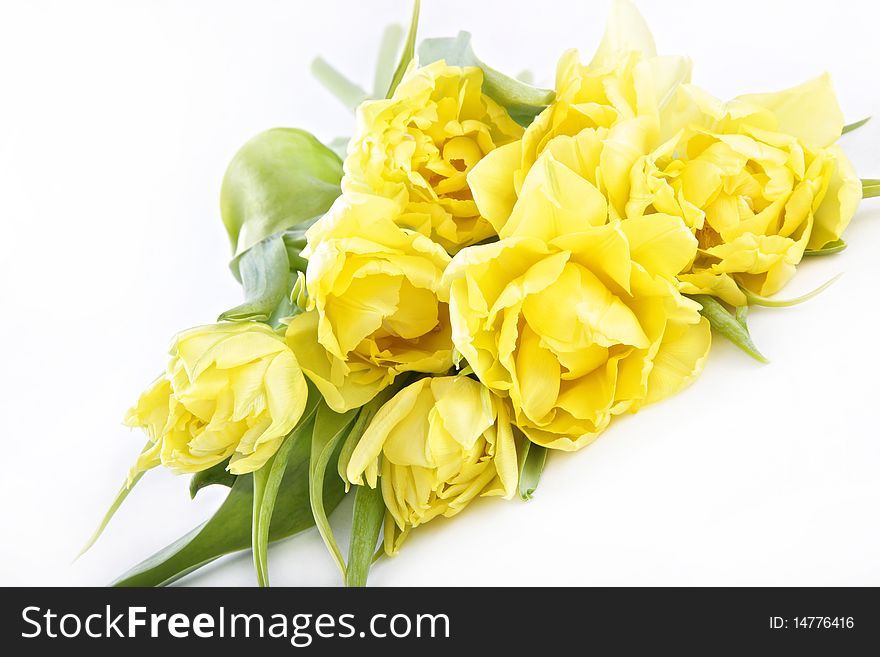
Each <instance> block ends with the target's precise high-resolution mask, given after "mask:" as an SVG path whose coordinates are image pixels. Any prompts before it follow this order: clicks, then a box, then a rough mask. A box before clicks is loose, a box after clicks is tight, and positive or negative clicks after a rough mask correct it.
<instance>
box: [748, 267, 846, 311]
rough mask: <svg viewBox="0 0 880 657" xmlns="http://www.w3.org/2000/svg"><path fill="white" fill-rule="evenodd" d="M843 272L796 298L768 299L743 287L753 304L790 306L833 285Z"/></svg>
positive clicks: (768, 306)
mask: <svg viewBox="0 0 880 657" xmlns="http://www.w3.org/2000/svg"><path fill="white" fill-rule="evenodd" d="M842 275H843V274H838V275H837V276H835V277H834V278H832V279H831V280H829V281H826V282H825V283H823V284H822V285H820V286H819V287H817V288H816V289H815V290H813V291H812V292H807V293H806V294H803V295H801V296H799V297H795V298H794V299H768V298H767V297H762V296H760V295H758V294H755V293H754V292H751V291H749V290H746V289H745V288H743V290H742V291H743V294H745V295H746V299H748V302H749V304H750V305H752V306H765V307H767V308H788V307H790V306H796V305H798V304H801V303H803V302H804V301H809V300H810V299H812V298H813V297H815V296H817V295H818V294H820V293H822V292H824V291H825V290H827V289H828V288H829V287H831V285H832V284H833V283H834V282H835V281H837V279H838V278H840V277H841V276H842Z"/></svg>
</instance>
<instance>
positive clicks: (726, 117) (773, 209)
mask: <svg viewBox="0 0 880 657" xmlns="http://www.w3.org/2000/svg"><path fill="white" fill-rule="evenodd" d="M676 109H677V111H678V113H679V116H678V117H677V118H676V119H675V120H676V121H678V122H679V123H681V124H683V125H684V126H685V127H684V128H683V129H682V130H681V131H680V132H679V133H678V134H677V135H676V136H675V137H673V138H672V139H670V140H669V141H668V142H667V143H665V144H663V145H662V146H660V147H659V148H658V149H656V150H655V151H654V152H653V153H651V154H649V155H647V156H645V157H644V158H642V159H641V160H640V161H639V163H638V164H637V166H635V167H634V169H633V171H632V179H631V182H632V185H631V199H630V201H629V203H628V204H627V208H626V211H627V214H628V215H629V216H642V215H645V214H650V213H652V212H662V213H666V214H671V215H675V216H679V217H682V218H683V219H684V221H685V222H686V223H687V224H688V226H689V227H690V228H691V230H692V231H693V232H694V234H695V235H696V236H697V239H698V240H699V245H700V251H699V256H698V257H697V258H696V260H695V262H694V264H693V267H692V268H691V270H690V271H688V272H686V273H684V274H682V275H681V276H680V279H681V281H682V284H683V287H682V289H683V291H685V292H692V293H696V292H700V293H707V294H713V295H716V296H718V297H720V298H722V299H723V300H724V301H727V302H728V303H731V304H733V305H743V304H744V303H745V302H746V298H745V295H744V294H743V293H742V291H741V290H740V288H741V287H742V288H744V289H747V290H749V291H751V292H753V293H755V294H759V295H764V296H766V295H771V294H774V293H776V292H778V291H779V290H780V289H781V288H782V287H783V286H784V285H785V284H786V283H787V282H788V281H789V279H791V277H792V276H793V275H794V272H795V266H796V265H797V264H798V263H799V262H800V260H801V257H802V256H803V254H804V250H805V249H819V248H821V247H822V246H824V245H825V244H827V243H828V242H831V241H834V240H836V239H839V238H840V236H841V234H842V233H843V230H844V229H845V228H846V226H847V225H848V224H849V221H850V219H851V218H852V215H853V213H854V212H855V210H856V207H857V206H858V203H859V200H860V198H861V195H862V190H861V183H860V180H859V178H858V176H857V175H856V173H855V171H854V170H853V168H852V165H851V164H850V163H849V161H848V160H847V158H846V156H845V155H844V154H843V151H842V150H841V149H840V147H839V146H837V145H835V144H834V141H835V140H836V139H837V138H838V137H839V136H840V132H841V129H842V127H843V116H842V114H841V112H840V108H839V107H838V104H837V99H836V97H835V95H834V90H833V89H832V87H831V82H830V79H829V78H828V76H827V75H825V76H822V77H819V78H816V79H815V80H812V81H810V82H807V83H806V84H803V85H801V86H799V87H795V88H793V89H788V90H785V91H782V92H779V93H774V94H760V95H752V96H743V97H740V98H738V99H736V100H734V101H732V102H730V103H726V104H724V103H721V102H719V101H718V100H716V99H715V98H712V97H711V96H709V95H708V94H706V93H705V92H703V91H700V90H699V89H697V88H695V87H692V86H685V87H682V88H681V91H680V97H679V99H678V107H677V108H676Z"/></svg>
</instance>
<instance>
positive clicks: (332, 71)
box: [312, 57, 370, 111]
mask: <svg viewBox="0 0 880 657" xmlns="http://www.w3.org/2000/svg"><path fill="white" fill-rule="evenodd" d="M312 75H313V76H315V79H316V80H317V81H318V82H320V83H321V84H322V85H323V86H324V88H325V89H326V90H327V91H329V92H330V93H331V94H333V96H334V97H335V98H336V99H337V100H338V101H339V102H341V103H342V104H343V105H345V106H346V107H347V108H348V109H350V110H352V111H354V110H355V109H356V108H357V106H358V105H360V104H361V103H362V102H364V101H365V100H367V99H368V98H369V97H370V96H369V94H367V92H366V91H364V90H363V89H361V88H360V87H359V86H358V85H357V84H355V83H354V82H352V81H351V80H349V79H348V78H347V77H345V76H344V75H343V74H342V73H340V72H339V71H338V70H337V69H336V68H335V67H334V66H333V65H332V64H330V62H328V61H327V60H326V59H324V58H323V57H315V59H313V60H312Z"/></svg>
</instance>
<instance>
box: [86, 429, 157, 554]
mask: <svg viewBox="0 0 880 657" xmlns="http://www.w3.org/2000/svg"><path fill="white" fill-rule="evenodd" d="M152 447H153V441H151V440H148V441H147V444H146V445H144V448H143V449H142V450H141V454H143V453H144V452H146V451H147V450H148V449H150V448H152ZM143 476H144V472H138V473H137V474H136V475H135V476H134V477H133V478H132V480H131V481H127V480H126V482H125V483H124V484H122V486H121V487H120V489H119V492H117V493H116V497H115V498H113V503H112V504H111V505H110V508H109V509H107V512H106V513H105V514H104V517H103V518H102V519H101V522H100V523H99V524H98V527H97V528H96V529H95V531H94V532H93V533H92V535H91V536H90V537H89V540H88V541H86V544H85V545H84V546H83V548H82V550H80V551H79V554H77V555H76V558H77V559H79V558H80V557H81V556H82V555H84V554H85V553H86V552H88V551H89V550H90V549H91V548H92V546H93V545H94V544H95V543H96V542H97V541H98V539H99V538H101V534H103V533H104V530H105V529H106V528H107V525H108V524H109V523H110V520H111V519H112V518H113V516H114V515H115V514H116V512H117V511H118V510H119V507H121V506H122V503H123V502H124V501H125V498H126V497H128V494H129V493H130V492H131V489H132V488H134V487H135V485H136V484H137V482H139V481H140V480H141V478H142V477H143Z"/></svg>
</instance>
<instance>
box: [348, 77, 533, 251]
mask: <svg viewBox="0 0 880 657" xmlns="http://www.w3.org/2000/svg"><path fill="white" fill-rule="evenodd" d="M482 84H483V72H482V71H481V70H480V69H479V68H472V67H466V68H460V67H455V66H447V65H446V63H445V62H443V61H438V62H434V63H433V64H430V65H428V66H425V67H423V68H416V67H415V66H412V67H411V68H410V70H409V71H408V72H407V74H406V76H405V77H404V78H403V80H402V81H401V83H400V85H398V87H397V89H396V90H395V91H394V95H393V96H392V97H391V98H390V99H387V100H375V101H368V102H365V103H363V104H361V106H360V107H359V108H358V111H357V126H358V127H357V132H356V134H355V137H354V138H353V139H352V140H351V143H350V144H349V149H348V155H347V157H346V158H345V177H344V178H343V181H342V188H343V191H345V192H360V193H372V194H378V195H380V196H385V197H387V198H398V199H400V200H401V202H402V203H403V205H404V206H405V212H404V214H403V215H402V216H401V217H399V222H400V223H401V225H406V226H409V227H412V228H416V229H417V230H419V231H421V232H422V233H424V234H425V235H426V236H429V237H431V238H432V239H433V240H434V241H436V242H438V243H439V244H441V245H442V246H443V247H445V248H446V249H447V250H448V251H450V252H455V251H457V250H458V249H460V248H461V247H462V246H466V245H468V244H473V243H475V242H479V241H481V240H483V239H485V238H487V237H490V236H492V235H494V231H493V229H492V227H491V226H490V225H489V224H488V223H487V222H486V221H485V220H484V219H483V218H482V217H481V216H480V213H479V212H478V210H477V207H476V204H475V203H474V201H473V198H472V196H471V192H470V189H469V187H468V185H467V174H468V172H469V171H470V170H471V169H473V167H474V165H475V164H476V163H477V162H479V161H480V160H481V159H482V158H483V156H485V155H486V154H487V153H489V152H491V151H492V150H493V149H495V148H496V147H497V146H501V145H503V144H508V143H510V142H511V141H513V140H515V139H518V138H519V137H520V136H521V135H522V128H521V127H520V126H519V125H517V124H516V123H515V122H514V121H513V119H511V118H510V116H508V114H507V112H506V110H504V108H502V107H501V106H499V105H498V104H497V103H495V101H493V100H492V99H491V98H489V97H488V96H485V95H483V94H482V93H481V88H482Z"/></svg>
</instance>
